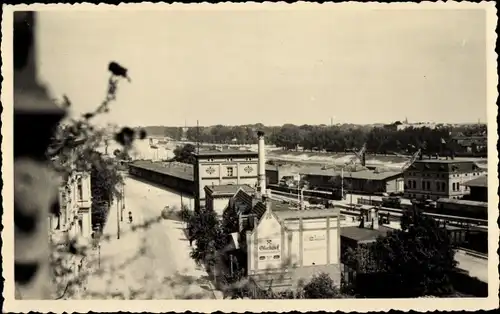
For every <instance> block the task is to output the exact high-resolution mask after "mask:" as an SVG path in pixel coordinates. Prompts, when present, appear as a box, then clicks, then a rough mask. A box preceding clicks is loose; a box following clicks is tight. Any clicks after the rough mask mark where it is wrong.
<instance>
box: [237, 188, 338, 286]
mask: <svg viewBox="0 0 500 314" xmlns="http://www.w3.org/2000/svg"><path fill="white" fill-rule="evenodd" d="M228 209H230V210H234V212H235V213H236V215H237V216H238V221H239V226H238V227H237V230H235V232H234V233H233V234H232V237H231V238H232V239H233V247H234V251H239V252H240V254H239V256H243V257H242V258H241V259H240V263H241V264H242V265H240V267H241V268H244V269H245V270H246V274H247V275H248V278H249V279H250V282H251V283H252V284H253V287H254V292H255V293H258V291H260V290H267V289H269V288H271V289H272V290H273V291H276V292H277V291H283V290H286V289H294V288H295V287H297V285H298V284H299V283H300V282H301V281H307V280H308V279H310V277H311V276H313V275H314V274H316V273H318V272H326V273H328V274H329V275H330V277H331V278H332V279H333V280H334V281H335V282H336V283H339V284H340V210H339V209H336V208H329V209H299V208H297V207H293V206H291V205H290V204H285V203H283V202H281V201H278V200H275V199H272V198H271V197H269V195H267V196H266V195H262V194H260V195H259V193H257V195H256V196H251V195H249V194H247V193H246V192H245V191H243V190H240V191H238V193H236V195H234V196H233V197H232V198H231V199H230V201H229V204H228ZM234 251H233V254H235V255H238V253H234Z"/></svg>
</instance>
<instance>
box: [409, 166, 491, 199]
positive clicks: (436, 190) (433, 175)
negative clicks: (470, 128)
mask: <svg viewBox="0 0 500 314" xmlns="http://www.w3.org/2000/svg"><path fill="white" fill-rule="evenodd" d="M483 173H484V169H482V168H480V167H479V166H478V165H477V164H476V163H475V162H474V161H470V160H456V159H424V160H416V161H415V162H414V163H413V164H412V165H411V166H410V167H408V169H406V170H405V172H404V180H405V197H407V198H410V199H431V200H438V199H440V198H452V199H460V198H462V197H464V196H465V195H468V194H470V189H469V187H468V186H467V185H466V184H465V183H466V182H468V181H470V180H472V179H475V178H477V177H479V176H481V175H482V174H483Z"/></svg>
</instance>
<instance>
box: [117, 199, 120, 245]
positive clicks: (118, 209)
mask: <svg viewBox="0 0 500 314" xmlns="http://www.w3.org/2000/svg"><path fill="white" fill-rule="evenodd" d="M116 231H117V232H116V238H117V239H120V206H118V198H117V200H116Z"/></svg>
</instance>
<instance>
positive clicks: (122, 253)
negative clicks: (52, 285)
mask: <svg viewBox="0 0 500 314" xmlns="http://www.w3.org/2000/svg"><path fill="white" fill-rule="evenodd" d="M116 208H117V207H116V201H115V202H113V204H112V205H111V208H110V211H109V215H108V217H107V220H106V224H105V225H104V228H103V235H109V236H110V238H109V240H105V239H101V241H100V243H99V244H98V245H99V246H100V248H99V247H98V248H96V249H93V252H92V253H93V254H92V256H89V257H88V258H89V262H88V264H90V265H91V267H93V268H94V269H91V270H90V271H91V274H90V276H89V278H88V279H87V284H86V286H85V287H84V292H83V296H82V297H83V298H85V299H86V298H96V297H97V298H99V299H106V298H109V296H111V297H113V296H114V295H119V294H124V296H125V297H127V290H131V289H127V288H128V287H130V288H132V290H133V289H140V288H141V287H134V283H135V281H134V280H131V279H132V278H130V276H123V275H122V274H118V273H119V272H121V271H122V270H123V269H122V268H123V267H121V266H122V265H126V263H127V261H131V260H133V259H134V258H135V257H136V256H137V253H138V252H137V251H138V248H140V246H141V237H138V236H134V234H133V233H132V232H130V225H129V224H128V223H127V222H126V221H125V218H126V217H125V215H124V217H123V218H124V221H123V222H120V239H118V238H117V234H118V232H117V231H118V217H117V209H116ZM124 214H125V211H124ZM90 258H92V260H90Z"/></svg>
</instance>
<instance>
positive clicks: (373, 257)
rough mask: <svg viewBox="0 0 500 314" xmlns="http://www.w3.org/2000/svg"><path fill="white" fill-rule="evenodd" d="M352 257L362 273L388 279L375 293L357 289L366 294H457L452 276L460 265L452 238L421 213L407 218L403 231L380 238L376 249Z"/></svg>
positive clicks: (357, 251)
mask: <svg viewBox="0 0 500 314" xmlns="http://www.w3.org/2000/svg"><path fill="white" fill-rule="evenodd" d="M352 254H353V255H351V260H350V264H351V265H353V264H356V266H355V267H356V268H357V271H358V272H364V273H372V274H375V273H379V274H383V275H384V276H385V278H386V280H385V284H383V285H370V286H371V288H372V290H370V287H355V290H357V291H361V290H363V291H364V293H365V294H370V295H378V296H381V297H419V296H428V295H434V296H444V295H448V294H449V293H450V292H452V291H453V287H452V285H451V282H450V275H451V274H452V272H453V271H454V268H455V266H456V264H457V263H456V261H455V260H454V255H455V251H454V249H453V247H452V244H451V241H450V238H449V235H448V233H447V231H446V229H444V228H441V227H439V226H438V224H437V223H436V221H435V220H434V219H432V218H430V217H427V216H424V215H422V214H420V212H419V210H417V209H415V210H414V211H408V212H405V213H404V214H403V216H402V218H401V230H395V231H393V232H391V233H389V234H388V235H387V236H386V237H380V238H378V239H377V240H376V242H375V243H374V244H373V245H372V246H369V247H361V248H358V249H356V250H355V251H354V252H353V253H352ZM353 260H355V262H354V261H353ZM357 284H359V283H357ZM361 288H363V289H361ZM374 289H376V290H377V291H373V290H374Z"/></svg>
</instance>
